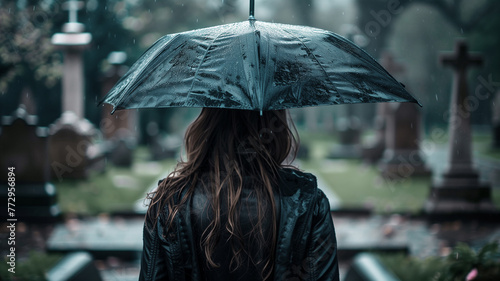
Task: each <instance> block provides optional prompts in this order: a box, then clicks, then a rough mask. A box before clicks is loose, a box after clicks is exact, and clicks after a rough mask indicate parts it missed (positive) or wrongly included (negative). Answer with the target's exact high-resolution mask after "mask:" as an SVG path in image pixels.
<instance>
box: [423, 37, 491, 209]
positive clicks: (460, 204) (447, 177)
mask: <svg viewBox="0 0 500 281" xmlns="http://www.w3.org/2000/svg"><path fill="white" fill-rule="evenodd" d="M482 61H483V60H482V58H480V57H478V56H475V55H470V54H469V53H468V50H467V45H466V44H465V42H463V41H459V42H458V43H457V44H456V46H455V53H454V54H452V55H446V56H442V57H441V63H442V64H443V65H445V66H451V67H452V68H453V69H454V77H453V90H452V91H453V92H452V99H451V105H450V121H449V138H450V139H449V159H448V168H447V171H445V173H444V174H443V175H442V179H441V181H438V182H434V183H433V184H432V187H431V194H430V196H429V198H428V201H427V203H426V210H427V211H428V212H430V213H456V212H477V211H486V210H492V209H493V208H494V207H493V205H492V203H491V187H490V186H489V184H486V183H483V182H481V181H480V180H479V174H478V172H477V171H476V170H475V169H474V168H473V165H472V149H471V145H472V139H471V126H470V114H471V112H470V111H469V107H468V104H467V97H468V95H469V94H468V85H467V69H468V67H469V66H478V65H481V64H482Z"/></svg>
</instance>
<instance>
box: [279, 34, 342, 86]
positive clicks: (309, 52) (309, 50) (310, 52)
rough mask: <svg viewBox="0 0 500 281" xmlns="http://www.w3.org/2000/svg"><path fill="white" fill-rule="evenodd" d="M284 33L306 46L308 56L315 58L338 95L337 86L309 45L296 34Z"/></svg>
mask: <svg viewBox="0 0 500 281" xmlns="http://www.w3.org/2000/svg"><path fill="white" fill-rule="evenodd" d="M282 30H283V31H284V32H286V33H288V34H290V35H291V36H293V37H295V39H297V40H298V41H299V42H300V44H302V46H304V48H306V49H307V52H308V54H310V55H311V56H312V57H313V58H314V61H316V63H317V64H318V65H319V67H320V68H321V70H322V71H323V72H324V73H325V76H326V77H327V78H328V82H330V84H331V85H332V87H333V88H334V89H335V91H336V92H337V94H338V93H339V90H338V89H337V87H335V85H334V84H333V83H332V81H331V80H330V77H329V76H328V73H327V72H326V70H325V68H324V67H323V65H322V64H321V63H320V62H319V60H318V58H317V57H316V56H315V55H314V54H313V52H312V51H311V49H310V48H309V47H307V45H306V44H305V43H304V42H303V41H302V40H300V38H299V37H297V36H296V35H295V34H293V33H291V32H289V31H287V30H284V29H282Z"/></svg>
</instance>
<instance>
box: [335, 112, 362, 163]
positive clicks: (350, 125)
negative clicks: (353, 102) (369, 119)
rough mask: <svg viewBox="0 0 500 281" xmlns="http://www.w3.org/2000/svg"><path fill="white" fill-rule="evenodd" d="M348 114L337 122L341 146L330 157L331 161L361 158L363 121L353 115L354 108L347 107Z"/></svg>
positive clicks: (336, 147)
mask: <svg viewBox="0 0 500 281" xmlns="http://www.w3.org/2000/svg"><path fill="white" fill-rule="evenodd" d="M346 109H347V114H346V116H345V117H341V118H339V119H338V120H337V122H336V131H337V134H338V138H339V144H338V145H336V146H334V147H333V148H332V150H331V152H330V154H329V155H328V158H331V159H358V158H360V157H361V145H360V139H361V121H360V120H359V118H357V117H355V116H353V115H352V112H351V110H352V107H347V108H346Z"/></svg>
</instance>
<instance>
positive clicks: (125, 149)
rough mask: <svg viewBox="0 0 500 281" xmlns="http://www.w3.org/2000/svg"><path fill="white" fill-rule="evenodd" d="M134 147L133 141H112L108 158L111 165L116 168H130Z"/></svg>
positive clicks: (123, 139)
mask: <svg viewBox="0 0 500 281" xmlns="http://www.w3.org/2000/svg"><path fill="white" fill-rule="evenodd" d="M135 146H136V145H135V142H134V140H133V139H125V138H121V139H119V140H117V141H114V142H113V148H112V149H111V152H110V156H109V159H110V160H111V163H113V165H115V166H117V167H131V166H132V160H133V152H134V149H135Z"/></svg>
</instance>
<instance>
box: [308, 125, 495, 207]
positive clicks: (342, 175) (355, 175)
mask: <svg viewBox="0 0 500 281" xmlns="http://www.w3.org/2000/svg"><path fill="white" fill-rule="evenodd" d="M301 133H302V134H301V141H302V143H304V144H306V145H308V147H309V148H310V151H311V155H310V159H309V160H306V161H302V162H301V168H302V169H304V170H306V171H308V172H311V173H313V174H316V175H318V176H320V177H321V178H323V179H324V180H325V182H326V184H327V185H328V187H329V188H331V189H332V191H333V192H335V193H336V194H337V196H338V197H339V198H340V201H341V204H342V206H345V207H371V208H373V210H374V211H376V212H378V213H388V212H410V213H416V212H419V211H421V209H422V208H423V206H424V204H425V201H426V199H427V197H428V195H429V191H430V186H431V183H432V179H431V178H430V177H404V178H401V179H398V180H397V181H390V180H384V179H383V178H382V177H381V176H380V173H379V171H378V170H377V168H376V167H375V166H366V165H363V164H362V163H361V161H360V160H325V159H326V155H327V154H328V152H329V151H330V149H332V147H333V146H334V145H335V144H336V141H335V138H334V137H333V136H329V135H327V134H323V133H319V134H311V133H305V132H301ZM473 139H474V148H475V150H476V153H481V156H484V157H489V158H494V159H500V151H492V149H491V146H490V138H489V137H488V136H484V135H475V136H474V138H473ZM442 143H445V141H443V142H442ZM492 199H493V203H494V204H495V205H496V206H498V207H500V190H499V189H492Z"/></svg>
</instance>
